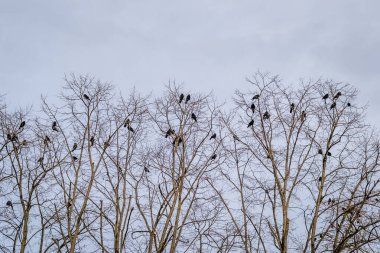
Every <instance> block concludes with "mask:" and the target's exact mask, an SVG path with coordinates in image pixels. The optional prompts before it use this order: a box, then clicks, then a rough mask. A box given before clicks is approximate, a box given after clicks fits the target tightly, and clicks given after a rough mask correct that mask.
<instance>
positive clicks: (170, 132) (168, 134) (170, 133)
mask: <svg viewBox="0 0 380 253" xmlns="http://www.w3.org/2000/svg"><path fill="white" fill-rule="evenodd" d="M172 134H175V132H174V130H173V129H171V128H169V129H168V131H166V134H165V138H168V136H170V135H172Z"/></svg>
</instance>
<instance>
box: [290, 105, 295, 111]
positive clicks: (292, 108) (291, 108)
mask: <svg viewBox="0 0 380 253" xmlns="http://www.w3.org/2000/svg"><path fill="white" fill-rule="evenodd" d="M293 111H294V103H291V104H290V113H293Z"/></svg>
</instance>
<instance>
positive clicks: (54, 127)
mask: <svg viewBox="0 0 380 253" xmlns="http://www.w3.org/2000/svg"><path fill="white" fill-rule="evenodd" d="M51 128H52V129H53V130H54V131H56V132H59V130H58V128H57V122H56V121H54V122H53V124H52V125H51Z"/></svg>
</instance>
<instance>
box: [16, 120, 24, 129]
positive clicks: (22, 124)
mask: <svg viewBox="0 0 380 253" xmlns="http://www.w3.org/2000/svg"><path fill="white" fill-rule="evenodd" d="M24 126H25V121H23V122H21V124H20V127H19V128H18V129H21V128H23V127H24Z"/></svg>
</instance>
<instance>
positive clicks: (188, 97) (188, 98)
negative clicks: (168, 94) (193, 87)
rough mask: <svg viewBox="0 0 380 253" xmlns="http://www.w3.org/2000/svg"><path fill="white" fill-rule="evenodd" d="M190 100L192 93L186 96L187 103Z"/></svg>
mask: <svg viewBox="0 0 380 253" xmlns="http://www.w3.org/2000/svg"><path fill="white" fill-rule="evenodd" d="M189 101H190V94H189V95H187V96H186V101H185V104H187V102H189Z"/></svg>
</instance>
